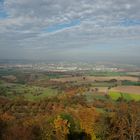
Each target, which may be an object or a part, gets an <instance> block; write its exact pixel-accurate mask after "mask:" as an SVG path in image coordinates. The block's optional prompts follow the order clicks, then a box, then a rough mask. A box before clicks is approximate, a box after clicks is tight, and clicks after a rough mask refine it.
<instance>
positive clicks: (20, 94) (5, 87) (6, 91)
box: [0, 83, 58, 100]
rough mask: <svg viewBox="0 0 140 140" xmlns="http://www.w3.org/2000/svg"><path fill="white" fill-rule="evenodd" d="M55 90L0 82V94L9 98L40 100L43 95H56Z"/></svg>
mask: <svg viewBox="0 0 140 140" xmlns="http://www.w3.org/2000/svg"><path fill="white" fill-rule="evenodd" d="M57 93H58V91H57V90H55V89H52V88H51V87H48V88H43V87H37V86H27V85H21V84H8V83H6V84H0V96H4V97H6V98H9V99H16V98H24V99H27V100H40V99H43V98H45V97H50V96H56V95H57Z"/></svg>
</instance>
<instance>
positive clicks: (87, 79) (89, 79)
mask: <svg viewBox="0 0 140 140" xmlns="http://www.w3.org/2000/svg"><path fill="white" fill-rule="evenodd" d="M112 79H116V80H122V81H123V80H128V81H134V82H137V81H139V78H138V77H132V76H109V77H104V76H100V77H95V76H84V77H82V76H78V77H66V78H57V79H51V81H55V82H80V81H85V82H94V81H110V80H112Z"/></svg>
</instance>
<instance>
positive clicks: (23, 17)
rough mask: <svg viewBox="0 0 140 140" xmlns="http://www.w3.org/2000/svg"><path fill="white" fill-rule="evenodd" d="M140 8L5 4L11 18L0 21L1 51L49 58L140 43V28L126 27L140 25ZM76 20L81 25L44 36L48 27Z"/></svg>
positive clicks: (112, 2)
mask: <svg viewBox="0 0 140 140" xmlns="http://www.w3.org/2000/svg"><path fill="white" fill-rule="evenodd" d="M139 7H140V1H139V0H133V1H132V0H106V1H105V0H5V1H4V6H3V7H2V9H4V11H5V12H6V13H7V14H8V17H6V18H4V19H0V49H1V50H2V48H3V47H6V48H7V49H8V48H9V49H11V48H13V50H15V52H16V51H17V50H20V49H21V50H24V49H25V50H26V51H25V50H24V51H23V52H24V53H25V52H28V51H29V52H30V54H32V56H33V55H34V54H33V53H37V51H38V50H40V55H41V51H42V53H43V51H44V52H45V53H46V54H47V52H48V53H49V55H50V50H51V52H53V51H54V52H55V51H56V50H57V51H61V52H64V53H65V51H67V50H69V51H70V52H72V51H73V50H74V49H75V48H78V49H79V52H80V50H81V49H83V48H84V49H85V48H86V47H87V46H90V48H91V50H94V48H93V47H94V46H95V45H96V44H99V43H100V42H112V44H113V41H114V40H115V42H117V40H118V41H119V40H123V39H126V40H127V41H128V42H129V41H131V40H139V39H140V25H139V24H137V25H135V24H134V25H133V23H131V24H130V26H126V25H125V19H128V21H129V20H130V22H131V21H133V20H138V21H140V10H139ZM77 19H78V20H80V25H77V26H76V25H75V26H71V27H69V28H65V27H64V28H62V29H59V30H56V31H53V32H45V29H46V28H47V27H49V26H55V25H57V24H63V23H67V22H69V21H73V20H77ZM123 20H124V24H120V23H121V21H123ZM43 30H44V31H43ZM127 41H126V42H127ZM5 42H6V43H5ZM94 44H95V45H94ZM101 44H102V43H101ZM127 44H128V43H126V44H123V45H126V46H127ZM102 45H103V44H102ZM139 45H140V44H139ZM15 46H16V47H19V49H17V48H16V47H15ZM106 46H107V45H106ZM106 46H104V47H106ZM115 46H116V44H115ZM122 47H123V46H122ZM138 47H139V46H138ZM84 49H83V50H84ZM1 52H2V51H1ZM1 52H0V53H1ZM29 52H28V53H27V54H29ZM17 53H18V52H17ZM27 54H23V56H24V55H27ZM55 54H57V53H55ZM61 54H63V53H61ZM28 57H30V56H28ZM43 57H46V58H47V56H45V55H44V56H43ZM56 57H57V56H56Z"/></svg>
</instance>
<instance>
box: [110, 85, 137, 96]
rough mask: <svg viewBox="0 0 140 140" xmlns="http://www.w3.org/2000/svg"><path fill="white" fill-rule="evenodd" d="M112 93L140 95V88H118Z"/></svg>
mask: <svg viewBox="0 0 140 140" xmlns="http://www.w3.org/2000/svg"><path fill="white" fill-rule="evenodd" d="M111 91H113V92H122V93H133V94H139V95H140V86H118V87H115V88H112V89H111Z"/></svg>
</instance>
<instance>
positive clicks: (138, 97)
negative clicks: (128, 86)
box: [109, 91, 140, 101]
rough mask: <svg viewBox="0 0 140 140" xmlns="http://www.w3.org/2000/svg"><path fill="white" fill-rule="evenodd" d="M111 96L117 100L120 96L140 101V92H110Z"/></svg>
mask: <svg viewBox="0 0 140 140" xmlns="http://www.w3.org/2000/svg"><path fill="white" fill-rule="evenodd" d="M109 96H110V97H111V99H113V100H117V99H119V98H121V97H122V98H123V99H125V100H127V101H130V100H134V101H140V94H134V93H122V92H113V91H112V92H110V93H109Z"/></svg>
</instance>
